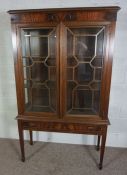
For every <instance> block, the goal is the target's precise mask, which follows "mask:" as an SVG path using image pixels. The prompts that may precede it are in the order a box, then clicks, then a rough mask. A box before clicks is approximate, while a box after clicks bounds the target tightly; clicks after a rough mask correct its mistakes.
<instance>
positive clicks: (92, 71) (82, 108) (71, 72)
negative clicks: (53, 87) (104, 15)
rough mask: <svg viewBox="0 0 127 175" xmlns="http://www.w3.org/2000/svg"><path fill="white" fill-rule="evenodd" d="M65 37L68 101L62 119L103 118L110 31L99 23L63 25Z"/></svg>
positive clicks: (64, 60)
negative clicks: (105, 72)
mask: <svg viewBox="0 0 127 175" xmlns="http://www.w3.org/2000/svg"><path fill="white" fill-rule="evenodd" d="M63 33H64V37H65V38H66V39H65V43H66V46H65V48H64V52H63V57H64V58H65V59H63V62H62V67H63V69H65V73H64V75H63V82H64V86H63V92H62V94H63V96H64V97H65V99H64V103H63V116H64V117H73V118H76V117H81V118H83V117H86V116H87V117H88V116H89V117H94V118H95V117H98V116H101V115H102V113H103V111H102V109H101V104H102V103H103V102H104V94H103V93H104V91H103V90H102V89H104V87H103V83H104V82H103V80H102V79H105V78H104V71H105V70H104V69H105V67H106V66H105V64H106V61H105V60H106V56H105V54H106V40H107V37H106V36H107V34H106V33H107V28H106V26H105V25H98V24H96V23H94V24H84V25H80V24H79V25H68V24H65V25H64V24H63ZM105 81H106V80H105ZM105 84H106V82H105ZM102 91H103V92H102ZM64 97H63V98H64Z"/></svg>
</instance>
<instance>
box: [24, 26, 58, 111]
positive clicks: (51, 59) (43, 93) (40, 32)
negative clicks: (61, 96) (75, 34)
mask: <svg viewBox="0 0 127 175" xmlns="http://www.w3.org/2000/svg"><path fill="white" fill-rule="evenodd" d="M21 36H22V62H23V70H24V88H25V89H24V92H25V110H26V111H33V112H56V30H55V29H54V28H49V29H48V28H41V29H22V32H21Z"/></svg>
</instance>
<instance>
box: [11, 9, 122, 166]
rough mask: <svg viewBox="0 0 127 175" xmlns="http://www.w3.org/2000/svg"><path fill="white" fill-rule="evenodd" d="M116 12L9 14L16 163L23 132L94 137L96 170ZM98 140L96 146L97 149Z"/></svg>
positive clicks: (104, 121) (105, 115)
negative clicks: (15, 95) (17, 143)
mask: <svg viewBox="0 0 127 175" xmlns="http://www.w3.org/2000/svg"><path fill="white" fill-rule="evenodd" d="M118 10H119V7H96V8H94V7H93V8H70V9H36V10H35V9H34V10H12V11H9V12H8V13H9V14H10V15H11V23H12V41H13V50H14V63H15V77H16V90H17V104H18V116H17V121H18V128H19V139H20V146H21V156H22V161H25V153H24V134H23V132H24V130H29V133H30V143H31V144H33V140H32V131H50V132H63V133H78V134H90V135H97V136H98V141H97V149H98V150H99V147H100V162H99V168H100V169H101V168H102V163H103V156H104V149H105V141H106V134H107V126H108V124H109V120H108V104H109V93H110V81H111V69H112V57H113V45H114V32H115V23H116V16H117V11H118ZM100 140H101V145H100Z"/></svg>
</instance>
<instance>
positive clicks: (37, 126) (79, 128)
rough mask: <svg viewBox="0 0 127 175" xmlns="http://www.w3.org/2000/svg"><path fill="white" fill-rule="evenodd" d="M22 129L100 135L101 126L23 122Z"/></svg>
mask: <svg viewBox="0 0 127 175" xmlns="http://www.w3.org/2000/svg"><path fill="white" fill-rule="evenodd" d="M23 129H25V130H35V131H36V130H37V131H51V132H65V133H66V132H67V133H79V134H80V133H81V134H95V135H96V134H101V133H102V132H103V126H101V125H88V124H79V123H63V122H42V121H41V122H38V121H35V122H33V121H30V122H28V121H26V122H23Z"/></svg>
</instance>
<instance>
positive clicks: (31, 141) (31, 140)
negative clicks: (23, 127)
mask: <svg viewBox="0 0 127 175" xmlns="http://www.w3.org/2000/svg"><path fill="white" fill-rule="evenodd" d="M29 134H30V145H33V133H32V131H31V130H29Z"/></svg>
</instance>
